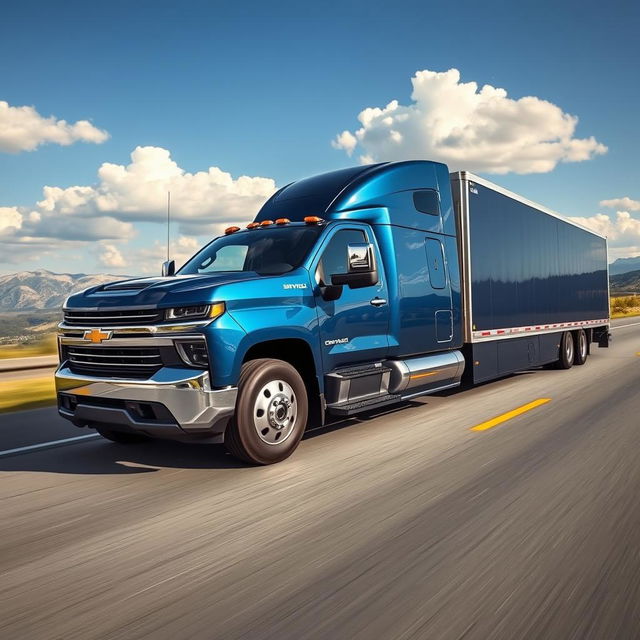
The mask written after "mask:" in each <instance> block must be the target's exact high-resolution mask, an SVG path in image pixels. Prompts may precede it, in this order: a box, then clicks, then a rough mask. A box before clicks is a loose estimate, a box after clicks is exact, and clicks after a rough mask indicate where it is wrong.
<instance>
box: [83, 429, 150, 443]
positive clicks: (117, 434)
mask: <svg viewBox="0 0 640 640" xmlns="http://www.w3.org/2000/svg"><path fill="white" fill-rule="evenodd" d="M96 431H97V432H98V433H99V434H100V435H101V436H102V437H103V438H106V439H107V440H111V442H117V443H118V444H138V443H139V442H148V441H149V440H151V438H149V436H145V435H143V434H141V433H130V432H128V431H114V430H113V429H103V428H102V427H101V428H100V429H96Z"/></svg>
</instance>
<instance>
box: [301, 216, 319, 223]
mask: <svg viewBox="0 0 640 640" xmlns="http://www.w3.org/2000/svg"><path fill="white" fill-rule="evenodd" d="M304 221H305V223H306V224H320V223H321V222H324V220H323V219H322V218H318V216H307V217H306V218H305V219H304Z"/></svg>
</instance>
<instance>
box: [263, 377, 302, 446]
mask: <svg viewBox="0 0 640 640" xmlns="http://www.w3.org/2000/svg"><path fill="white" fill-rule="evenodd" d="M297 415H298V403H297V402H296V394H295V393H294V391H293V389H292V387H291V385H290V384H288V383H287V382H285V381H284V380H271V381H270V382H267V384H265V385H264V386H263V387H262V389H260V391H259V393H258V395H257V396H256V400H255V402H254V405H253V425H254V427H255V430H256V433H257V434H258V437H259V438H260V440H262V441H263V442H265V443H266V444H269V445H277V444H282V443H283V442H284V441H285V440H286V439H287V438H288V437H289V436H290V435H291V434H292V432H293V427H294V426H295V424H296V416H297Z"/></svg>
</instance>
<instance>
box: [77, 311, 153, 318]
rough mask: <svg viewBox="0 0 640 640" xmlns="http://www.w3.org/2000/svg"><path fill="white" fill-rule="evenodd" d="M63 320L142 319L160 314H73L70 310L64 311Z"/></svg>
mask: <svg viewBox="0 0 640 640" xmlns="http://www.w3.org/2000/svg"><path fill="white" fill-rule="evenodd" d="M64 315H65V320H128V319H131V318H133V319H134V320H144V319H145V318H156V317H158V316H159V315H160V314H159V313H139V314H137V315H135V316H120V315H115V316H110V315H106V314H105V315H103V316H74V315H73V312H72V311H65V313H64Z"/></svg>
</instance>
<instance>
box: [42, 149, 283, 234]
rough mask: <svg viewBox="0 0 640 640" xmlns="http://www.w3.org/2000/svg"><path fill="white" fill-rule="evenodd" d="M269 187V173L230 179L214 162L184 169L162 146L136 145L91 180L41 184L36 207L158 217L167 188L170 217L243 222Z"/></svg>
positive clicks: (201, 224) (194, 224)
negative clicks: (192, 170) (124, 162)
mask: <svg viewBox="0 0 640 640" xmlns="http://www.w3.org/2000/svg"><path fill="white" fill-rule="evenodd" d="M275 189H276V185H275V182H274V181H273V180H272V179H270V178H261V177H251V176H240V177H238V178H235V179H234V178H233V177H232V176H231V174H229V173H227V172H225V171H222V169H219V168H218V167H209V168H208V169H206V170H205V171H198V172H196V173H189V172H187V171H185V170H184V169H182V168H180V167H179V166H178V165H177V164H176V162H175V161H174V160H172V158H171V154H170V153H169V151H167V150H166V149H162V148H160V147H136V149H134V151H133V152H132V154H131V163H130V164H128V165H126V166H125V165H121V164H112V163H108V162H105V163H104V164H103V165H102V166H101V167H100V169H99V170H98V183H97V184H96V185H93V186H73V187H68V188H64V189H63V188H60V187H45V188H44V189H43V195H44V198H43V199H42V200H41V201H40V202H38V208H39V209H40V210H42V211H47V212H49V213H52V214H53V213H56V214H60V215H69V216H76V215H82V216H100V215H109V216H113V217H114V218H116V219H118V220H121V221H126V222H140V221H156V222H162V223H164V221H165V220H166V214H167V192H171V216H172V219H173V220H177V221H179V222H181V223H183V224H184V225H186V226H188V227H189V228H190V229H191V230H194V229H196V228H200V229H199V230H201V231H204V230H206V229H207V227H210V226H211V225H212V224H215V223H224V222H231V221H234V222H242V221H247V222H249V221H250V220H252V219H253V217H254V216H255V214H256V213H257V211H258V209H259V208H260V206H261V205H262V203H263V202H264V201H265V200H266V199H267V198H268V197H269V196H270V195H271V194H272V193H273V192H274V191H275Z"/></svg>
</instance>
